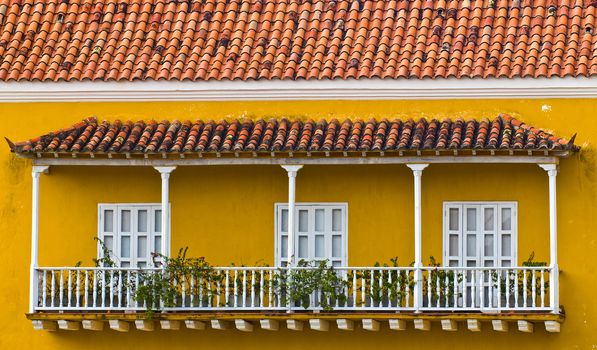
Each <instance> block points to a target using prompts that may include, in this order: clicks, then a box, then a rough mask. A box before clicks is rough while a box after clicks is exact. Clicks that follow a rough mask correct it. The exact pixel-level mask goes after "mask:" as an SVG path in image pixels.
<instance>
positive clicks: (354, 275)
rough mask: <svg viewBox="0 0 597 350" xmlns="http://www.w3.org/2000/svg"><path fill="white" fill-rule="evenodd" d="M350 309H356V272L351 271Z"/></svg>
mask: <svg viewBox="0 0 597 350" xmlns="http://www.w3.org/2000/svg"><path fill="white" fill-rule="evenodd" d="M352 307H357V271H356V270H354V269H353V270H352Z"/></svg>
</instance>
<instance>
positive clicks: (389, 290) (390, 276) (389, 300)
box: [387, 270, 399, 308]
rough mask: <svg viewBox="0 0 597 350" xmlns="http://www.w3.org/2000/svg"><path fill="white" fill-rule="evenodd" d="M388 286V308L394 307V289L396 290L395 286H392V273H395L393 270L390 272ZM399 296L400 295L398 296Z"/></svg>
mask: <svg viewBox="0 0 597 350" xmlns="http://www.w3.org/2000/svg"><path fill="white" fill-rule="evenodd" d="M387 272H388V285H389V286H390V288H388V308H391V307H392V288H394V287H393V286H394V285H393V284H392V273H393V272H394V271H392V270H388V271H387ZM396 281H398V279H396ZM396 295H398V294H396ZM396 306H399V305H398V304H396Z"/></svg>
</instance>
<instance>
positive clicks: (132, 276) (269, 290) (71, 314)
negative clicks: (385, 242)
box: [27, 155, 564, 332]
mask: <svg viewBox="0 0 597 350" xmlns="http://www.w3.org/2000/svg"><path fill="white" fill-rule="evenodd" d="M349 158H350V157H348V158H346V159H345V160H343V162H346V163H341V164H353V165H356V164H375V162H377V161H378V160H377V158H370V159H369V158H363V159H360V158H354V159H349ZM94 159H95V158H94ZM181 159H183V158H181ZM214 159H216V158H214ZM322 159H323V158H322ZM339 159H344V158H339ZM384 159H386V158H384ZM409 159H410V160H409ZM409 159H402V158H399V157H398V158H395V159H392V160H391V162H401V163H400V164H406V166H407V167H408V168H409V169H410V170H411V171H412V176H413V177H412V180H413V190H414V191H413V204H414V206H413V207H414V208H413V209H414V210H413V213H414V218H413V219H414V221H413V224H414V225H413V233H414V235H413V236H414V237H413V238H414V242H413V243H414V246H413V248H414V249H413V254H412V257H413V265H412V266H391V267H390V266H388V267H386V266H383V267H380V266H369V267H351V266H345V265H347V264H348V262H340V264H339V265H344V266H340V267H333V268H332V267H326V268H325V269H324V270H323V271H319V270H320V269H321V267H315V266H301V265H300V264H298V265H297V261H296V260H297V258H298V257H301V258H302V257H303V255H301V254H300V253H298V252H299V251H300V247H299V248H297V246H296V245H297V242H298V240H297V236H298V235H299V233H300V232H301V231H300V230H299V229H298V228H297V227H298V226H299V225H298V223H300V217H297V213H296V212H297V210H296V209H297V208H296V206H297V203H296V177H297V174H298V172H299V170H300V169H301V168H302V167H303V166H304V164H303V163H306V164H314V165H318V164H328V163H325V162H324V163H321V162H322V160H319V159H318V160H309V159H306V160H305V159H299V160H296V159H290V160H288V159H276V162H278V163H279V165H281V166H282V168H283V169H284V170H285V171H286V175H287V178H288V179H287V180H288V201H287V203H288V204H287V208H288V209H287V212H288V218H287V231H286V232H285V235H286V236H287V242H288V243H287V244H286V246H285V247H284V248H281V247H282V246H283V245H282V244H280V248H279V249H280V250H283V251H285V254H280V258H281V257H284V258H285V259H280V258H278V260H277V261H276V264H277V265H283V264H286V266H287V267H278V266H277V267H263V266H261V267H259V266H254V267H211V266H210V267H209V268H207V269H204V270H202V269H186V268H182V269H170V268H168V264H166V266H165V267H159V266H158V267H151V268H149V267H148V268H142V269H139V268H129V267H96V268H90V267H39V265H38V248H39V247H38V243H39V239H38V236H39V223H38V221H39V178H40V176H41V174H42V173H44V172H47V171H48V169H49V167H50V166H59V165H70V161H71V159H69V162H68V163H67V162H65V163H63V164H62V163H52V164H50V163H43V162H42V161H41V160H39V161H37V163H35V165H34V168H33V171H32V175H33V183H32V185H33V186H32V230H31V237H32V240H31V241H32V247H31V248H32V252H31V275H30V299H29V300H30V304H29V313H28V314H27V317H28V318H29V319H31V320H32V321H33V324H34V327H35V328H37V329H48V330H51V329H64V330H74V329H79V328H83V329H91V330H99V329H102V328H103V327H104V325H108V324H109V326H110V328H112V329H114V330H118V331H126V330H129V328H130V327H132V326H131V325H134V327H136V328H137V329H140V330H152V329H154V327H155V326H154V323H155V322H158V321H159V324H160V326H161V328H163V329H179V328H180V327H181V325H182V324H184V325H185V326H186V327H187V328H192V329H204V328H206V327H207V325H210V326H211V328H214V329H228V328H236V329H239V330H242V331H249V330H252V329H253V328H254V327H261V328H262V329H267V330H276V329H278V328H279V327H282V326H281V325H280V324H281V323H285V325H286V327H287V328H288V329H292V330H302V329H303V328H306V327H307V325H308V327H310V328H311V329H314V330H328V329H329V328H330V324H336V325H337V327H338V329H342V330H352V329H355V326H356V325H359V324H361V325H362V329H366V330H371V331H374V330H378V329H380V325H381V324H384V322H387V323H385V324H388V325H389V327H390V329H395V330H403V329H406V328H407V327H409V328H410V327H414V328H415V329H419V330H429V329H430V328H431V324H432V322H435V323H439V324H441V328H442V329H443V330H446V331H453V330H456V329H457V328H458V325H459V324H460V325H462V322H463V321H464V322H465V323H466V328H468V329H469V330H471V331H479V330H481V328H482V327H481V324H487V323H490V324H491V326H490V327H491V328H493V329H494V330H495V331H506V330H508V327H509V324H514V323H515V324H516V326H517V328H518V329H519V330H520V331H524V332H532V331H533V327H534V325H536V324H540V323H542V324H544V325H545V329H546V330H547V331H550V332H559V329H560V324H561V322H563V320H564V315H563V312H562V311H561V309H560V304H559V287H558V275H559V268H558V263H557V215H556V175H557V162H558V158H557V157H556V156H553V157H546V156H542V157H541V158H538V157H533V156H532V155H528V156H521V157H520V158H515V157H510V156H493V155H491V156H487V157H484V158H458V157H455V158H454V157H450V158H448V157H443V156H430V157H425V158H421V159H419V158H409ZM166 160H168V159H166ZM324 160H325V159H324ZM95 161H96V160H91V161H90V163H89V164H103V163H95ZM183 161H184V159H183ZM243 161H244V160H243ZM325 161H326V162H327V160H325ZM423 161H424V162H423ZM109 162H111V160H110V161H108V163H106V164H112V163H109ZM334 162H336V160H334ZM459 162H460V163H467V162H473V163H476V162H479V163H483V164H484V163H505V164H518V163H528V164H538V165H539V166H540V167H541V168H542V169H543V170H545V171H546V172H547V175H548V180H549V182H548V185H549V187H548V189H549V203H546V207H547V206H548V207H549V261H548V262H546V263H545V265H544V266H524V265H525V264H522V265H523V266H511V267H510V266H509V267H505V266H504V267H482V266H485V263H486V262H487V261H482V262H481V261H478V262H477V261H476V262H474V264H473V265H477V266H476V267H475V266H470V267H464V266H466V265H469V263H470V262H471V261H466V262H463V261H456V263H455V264H456V265H457V267H448V266H439V264H438V265H437V266H435V265H434V266H424V264H423V259H422V256H423V249H422V241H423V232H422V231H423V229H422V209H421V208H422V198H421V193H422V188H421V186H422V181H421V179H422V174H423V171H424V169H426V168H427V167H428V166H429V164H431V163H434V164H435V163H437V164H448V163H449V164H453V163H459ZM48 164H50V165H48ZM81 164H82V165H85V164H87V163H81ZM127 164H128V163H127ZM178 164H185V165H189V164H191V163H181V161H180V160H178V159H177V160H176V162H170V160H168V161H167V162H165V163H164V161H163V160H160V162H157V161H156V162H155V163H152V162H149V163H139V165H135V166H153V167H154V168H155V169H156V170H157V171H158V172H159V173H160V178H161V201H160V206H159V207H160V215H159V218H160V222H161V223H169V222H170V218H171V213H170V198H169V181H170V180H169V179H170V174H171V173H172V172H173V171H174V170H176V168H177V166H178ZM247 164H250V163H247ZM330 164H332V163H330ZM333 164H336V163H333ZM337 164H340V163H337ZM396 164H398V163H396ZM131 166H132V165H131ZM463 222H464V221H463ZM479 222H481V221H480V219H479ZM495 222H497V221H495ZM160 238H161V239H160V243H159V247H160V248H159V250H157V249H156V250H155V251H159V252H164V253H165V255H166V258H167V257H168V256H169V254H170V252H171V247H170V238H171V227H170V225H169V224H165V225H163V227H162V226H161V225H160ZM510 238H511V237H510ZM157 245H158V244H157V243H156V246H157ZM147 251H149V250H147ZM433 252H434V253H436V252H437V251H433ZM479 254H480V253H479ZM440 255H441V254H440ZM508 256H509V259H508V261H507V262H508V265H515V264H517V263H518V261H519V259H518V258H517V257H516V256H515V255H514V254H510V255H508ZM271 260H274V259H270V261H271ZM445 260H446V261H444V263H445V265H451V264H453V263H454V262H455V261H454V260H451V261H448V260H449V259H445ZM274 261H275V260H274ZM338 262H339V260H338V261H334V263H338ZM493 265H494V266H498V265H502V266H503V265H504V264H503V261H502V262H498V261H497V260H496V261H495V263H493ZM154 266H156V265H154ZM506 266H507V265H506ZM317 271H319V272H321V273H323V274H324V276H323V277H322V276H321V275H318V274H317V273H316V272H317ZM314 276H315V277H314ZM411 322H412V323H411ZM156 324H157V323H156ZM411 324H412V326H411ZM407 325H408V326H407ZM384 327H386V326H384ZM434 327H437V326H434ZM484 327H485V328H489V327H488V326H484ZM513 327H514V326H513Z"/></svg>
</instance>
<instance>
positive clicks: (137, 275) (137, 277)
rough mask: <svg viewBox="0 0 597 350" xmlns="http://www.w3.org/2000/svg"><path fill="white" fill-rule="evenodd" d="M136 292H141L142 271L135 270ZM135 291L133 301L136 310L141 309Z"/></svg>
mask: <svg viewBox="0 0 597 350" xmlns="http://www.w3.org/2000/svg"><path fill="white" fill-rule="evenodd" d="M134 273H135V291H138V290H139V273H141V271H140V270H135V272H134ZM135 291H133V301H134V302H135V309H138V308H139V301H138V300H137V298H135Z"/></svg>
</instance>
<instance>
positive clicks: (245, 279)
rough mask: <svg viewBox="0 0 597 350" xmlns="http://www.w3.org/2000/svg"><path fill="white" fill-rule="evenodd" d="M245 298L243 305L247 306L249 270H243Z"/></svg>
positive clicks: (242, 301)
mask: <svg viewBox="0 0 597 350" xmlns="http://www.w3.org/2000/svg"><path fill="white" fill-rule="evenodd" d="M242 283H243V300H241V303H242V307H246V306H247V270H243V282H242Z"/></svg>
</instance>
